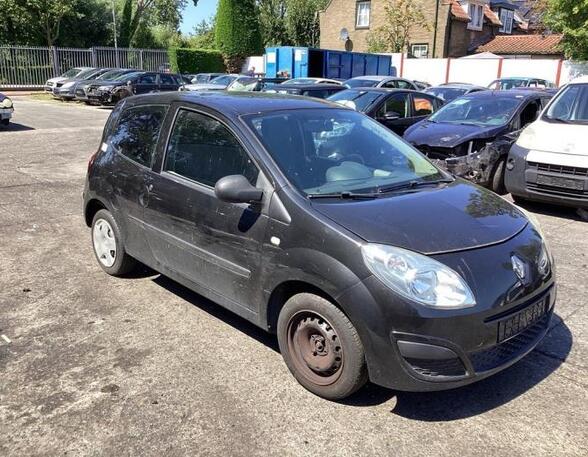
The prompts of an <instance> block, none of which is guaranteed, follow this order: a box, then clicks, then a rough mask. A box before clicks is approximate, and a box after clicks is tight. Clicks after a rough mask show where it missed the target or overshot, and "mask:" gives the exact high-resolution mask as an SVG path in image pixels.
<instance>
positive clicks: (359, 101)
mask: <svg viewBox="0 0 588 457" xmlns="http://www.w3.org/2000/svg"><path fill="white" fill-rule="evenodd" d="M382 96H383V94H382V93H381V92H372V91H367V90H342V91H341V92H337V93H336V94H333V95H331V96H330V97H329V98H328V99H327V100H330V101H333V102H337V103H339V104H341V105H343V106H348V107H350V108H353V109H354V110H357V111H362V112H365V111H367V109H368V108H369V107H370V106H372V104H373V103H374V102H375V101H376V100H378V99H380V98H381V97H382Z"/></svg>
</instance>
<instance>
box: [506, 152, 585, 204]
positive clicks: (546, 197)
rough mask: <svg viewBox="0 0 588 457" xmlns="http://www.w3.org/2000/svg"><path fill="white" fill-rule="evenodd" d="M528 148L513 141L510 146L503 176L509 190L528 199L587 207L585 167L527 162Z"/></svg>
mask: <svg viewBox="0 0 588 457" xmlns="http://www.w3.org/2000/svg"><path fill="white" fill-rule="evenodd" d="M529 152H530V151H529V150H528V149H526V148H522V147H520V146H518V145H517V144H516V143H515V144H514V145H513V146H512V148H511V149H510V153H509V155H508V159H507V167H506V173H505V176H504V184H505V186H506V190H508V192H510V193H511V194H513V195H515V196H519V197H523V198H527V199H529V200H534V201H539V202H544V203H552V204H556V205H563V206H571V207H574V208H588V168H578V167H567V166H560V165H553V164H548V163H538V162H530V161H528V160H527V155H528V154H529Z"/></svg>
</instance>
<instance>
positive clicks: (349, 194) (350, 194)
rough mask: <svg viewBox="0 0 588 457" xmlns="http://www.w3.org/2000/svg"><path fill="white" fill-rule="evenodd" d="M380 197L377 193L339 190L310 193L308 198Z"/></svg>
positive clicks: (352, 198) (356, 198) (346, 198)
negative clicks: (335, 191) (337, 191)
mask: <svg viewBox="0 0 588 457" xmlns="http://www.w3.org/2000/svg"><path fill="white" fill-rule="evenodd" d="M376 197H379V195H378V194H375V193H354V192H339V193H330V194H308V198H312V199H315V198H340V199H342V200H367V199H372V198H376Z"/></svg>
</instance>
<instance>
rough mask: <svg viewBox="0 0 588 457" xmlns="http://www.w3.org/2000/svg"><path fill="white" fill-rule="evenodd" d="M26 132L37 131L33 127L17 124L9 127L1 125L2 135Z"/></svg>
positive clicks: (11, 124)
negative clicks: (4, 133) (3, 133)
mask: <svg viewBox="0 0 588 457" xmlns="http://www.w3.org/2000/svg"><path fill="white" fill-rule="evenodd" d="M25 130H35V129H34V128H33V127H29V126H28V125H22V124H17V123H16V122H11V123H9V124H8V125H0V133H2V132H23V131H25Z"/></svg>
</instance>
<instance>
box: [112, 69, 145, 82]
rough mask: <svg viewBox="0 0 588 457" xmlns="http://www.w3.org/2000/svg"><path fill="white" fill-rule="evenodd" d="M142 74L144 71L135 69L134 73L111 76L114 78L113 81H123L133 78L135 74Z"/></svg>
mask: <svg viewBox="0 0 588 457" xmlns="http://www.w3.org/2000/svg"><path fill="white" fill-rule="evenodd" d="M141 74H143V72H142V71H135V72H133V73H122V74H120V75H118V76H117V77H115V78H111V79H112V81H123V80H127V79H132V78H134V77H135V76H139V75H141Z"/></svg>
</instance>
